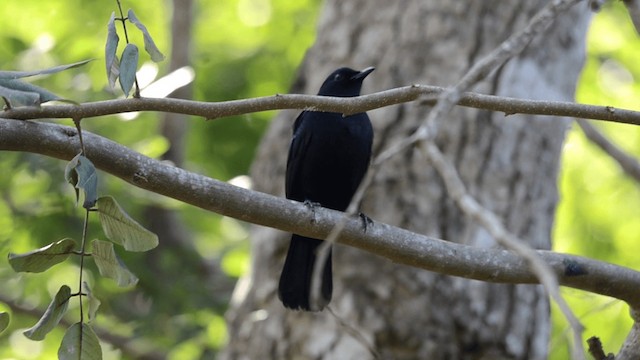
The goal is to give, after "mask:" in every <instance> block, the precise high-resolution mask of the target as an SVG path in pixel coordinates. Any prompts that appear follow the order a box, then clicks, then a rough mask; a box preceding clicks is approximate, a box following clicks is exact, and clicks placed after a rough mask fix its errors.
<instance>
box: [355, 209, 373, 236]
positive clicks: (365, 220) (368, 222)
mask: <svg viewBox="0 0 640 360" xmlns="http://www.w3.org/2000/svg"><path fill="white" fill-rule="evenodd" d="M358 217H360V220H362V230H364V232H365V233H366V232H367V228H368V227H369V226H373V219H371V218H370V217H368V216H367V215H365V214H364V213H358Z"/></svg>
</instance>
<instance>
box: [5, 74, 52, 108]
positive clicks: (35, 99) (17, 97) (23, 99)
mask: <svg viewBox="0 0 640 360" xmlns="http://www.w3.org/2000/svg"><path fill="white" fill-rule="evenodd" d="M0 87H2V93H1V94H0V95H1V96H4V97H6V98H7V99H9V102H10V103H11V104H12V105H25V106H38V105H40V104H42V103H45V102H47V101H53V100H60V99H61V98H60V97H59V96H58V95H56V94H54V93H52V92H51V91H49V90H47V89H45V88H41V87H39V86H36V85H33V84H29V83H26V82H24V81H20V80H14V79H0Z"/></svg>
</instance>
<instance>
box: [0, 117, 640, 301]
mask: <svg viewBox="0 0 640 360" xmlns="http://www.w3.org/2000/svg"><path fill="white" fill-rule="evenodd" d="M83 134H84V138H85V144H86V147H87V156H88V157H89V158H90V159H91V161H93V163H94V164H95V165H96V166H97V167H98V168H100V169H102V170H104V171H107V172H109V173H111V174H113V175H115V176H117V177H119V178H121V179H123V180H125V181H127V182H129V183H131V184H133V185H135V186H138V187H140V188H143V189H146V190H149V191H152V192H155V193H158V194H162V195H165V196H168V197H171V198H174V199H177V200H180V201H183V202H185V203H188V204H191V205H194V206H197V207H200V208H203V209H206V210H210V211H213V212H216V213H219V214H222V215H226V216H230V217H233V218H236V219H239V220H243V221H247V222H251V223H254V224H259V225H264V226H269V227H273V228H277V229H280V230H283V231H287V232H295V233H298V234H300V235H304V236H309V237H313V238H319V239H324V238H326V237H327V236H328V234H329V233H330V232H331V230H332V229H333V228H334V227H335V225H336V224H338V223H339V222H341V221H342V220H343V213H341V212H338V211H333V210H328V209H324V208H318V209H316V210H315V212H314V213H313V214H312V213H311V212H310V211H309V209H308V207H306V206H305V205H303V204H302V203H298V202H295V201H291V200H287V199H283V198H279V197H275V196H272V195H268V194H264V193H260V192H256V191H251V190H246V189H242V188H239V187H236V186H233V185H230V184H227V183H224V182H221V181H217V180H214V179H210V178H207V177H205V176H202V175H198V174H194V173H190V172H188V171H185V170H183V169H179V168H176V167H172V166H170V165H167V164H163V163H161V162H159V161H157V160H153V159H150V158H148V157H145V156H143V155H141V154H139V153H136V152H134V151H132V150H130V149H128V148H126V147H124V146H122V145H120V144H117V143H115V142H113V141H110V140H108V139H105V138H103V137H100V136H98V135H95V134H91V133H89V132H86V131H85V132H84V133H83ZM77 144H78V139H77V133H76V130H75V129H74V128H72V127H67V126H60V125H55V124H47V123H38V122H27V121H14V120H5V119H0V150H10V151H26V152H33V153H39V154H43V155H47V156H51V157H55V158H59V159H65V160H69V159H71V158H72V157H73V156H74V155H75V154H76V153H77V152H78V146H77ZM338 242H340V243H342V244H346V245H350V246H353V247H357V248H360V249H362V250H365V251H368V252H371V253H374V254H377V255H380V256H384V257H386V258H389V259H391V260H393V261H395V262H397V263H401V264H406V265H409V266H414V267H418V268H422V269H426V270H430V271H435V272H439V273H442V274H447V275H453V276H460V277H465V278H469V279H476V280H482V281H489V282H496V283H508V284H537V283H538V278H537V277H536V276H535V274H534V273H533V272H532V271H531V269H530V267H529V266H528V264H527V263H526V261H525V260H523V259H522V257H520V256H517V255H515V254H514V253H513V252H511V251H506V250H501V249H489V248H477V247H471V246H468V245H461V244H456V243H453V242H447V241H443V240H439V239H435V238H432V237H428V236H424V235H420V234H416V233H412V232H410V231H407V230H404V229H401V228H397V227H394V226H391V225H387V224H382V223H374V225H373V226H369V227H367V231H366V233H365V232H363V230H362V222H361V220H360V219H359V218H353V219H350V220H349V221H348V222H347V223H346V225H345V227H344V230H343V232H342V233H341V235H340V238H339V239H338ZM537 252H538V254H539V255H540V256H541V257H542V259H543V260H544V261H545V262H546V263H547V264H549V266H550V267H551V268H552V269H553V271H554V273H556V275H557V276H558V280H559V282H560V284H562V285H564V286H569V287H573V288H577V289H582V290H585V291H590V292H593V293H597V294H602V295H606V296H611V297H614V298H617V299H620V300H624V301H626V302H627V303H628V304H629V305H631V306H632V307H634V308H638V306H640V292H638V291H637V289H638V288H640V273H639V272H636V271H634V270H631V269H628V268H624V267H621V266H616V265H612V264H608V263H604V262H600V261H596V260H591V259H587V258H583V257H579V256H573V255H566V254H558V253H554V252H550V251H542V250H540V251H537Z"/></svg>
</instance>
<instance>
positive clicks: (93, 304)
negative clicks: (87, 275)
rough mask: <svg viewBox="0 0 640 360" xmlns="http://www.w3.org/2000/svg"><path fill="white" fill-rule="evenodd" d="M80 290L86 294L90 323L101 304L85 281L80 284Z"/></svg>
mask: <svg viewBox="0 0 640 360" xmlns="http://www.w3.org/2000/svg"><path fill="white" fill-rule="evenodd" d="M82 288H83V291H84V293H85V294H87V299H88V300H89V322H91V321H93V320H94V319H95V318H96V313H97V312H98V308H99V307H100V304H101V302H100V299H98V298H97V297H95V296H93V292H92V291H91V288H90V287H89V284H87V282H86V281H83V282H82Z"/></svg>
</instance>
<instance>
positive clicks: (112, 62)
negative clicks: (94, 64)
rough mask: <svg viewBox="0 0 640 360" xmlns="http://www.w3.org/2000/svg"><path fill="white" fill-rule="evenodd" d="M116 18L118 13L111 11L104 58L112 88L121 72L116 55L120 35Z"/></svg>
mask: <svg viewBox="0 0 640 360" xmlns="http://www.w3.org/2000/svg"><path fill="white" fill-rule="evenodd" d="M115 19H116V13H115V11H114V12H112V13H111V18H109V23H108V24H107V44H106V45H105V48H104V54H105V56H104V58H105V63H106V66H107V78H108V79H109V86H110V87H111V88H112V89H113V86H114V85H115V83H116V79H117V78H118V75H119V74H120V62H119V61H118V56H117V55H116V50H118V42H119V41H120V37H119V36H118V33H117V32H116V24H115Z"/></svg>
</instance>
